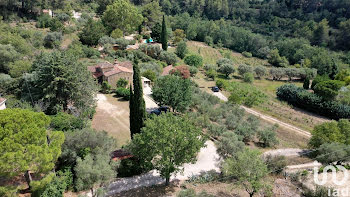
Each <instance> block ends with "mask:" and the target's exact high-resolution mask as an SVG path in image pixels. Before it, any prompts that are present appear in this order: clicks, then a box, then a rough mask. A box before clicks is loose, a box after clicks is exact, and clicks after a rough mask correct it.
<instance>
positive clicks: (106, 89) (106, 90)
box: [101, 81, 112, 94]
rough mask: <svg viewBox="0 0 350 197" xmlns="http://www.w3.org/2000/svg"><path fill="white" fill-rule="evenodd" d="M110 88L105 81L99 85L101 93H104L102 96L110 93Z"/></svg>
mask: <svg viewBox="0 0 350 197" xmlns="http://www.w3.org/2000/svg"><path fill="white" fill-rule="evenodd" d="M111 88H112V87H111V85H110V84H109V83H108V82H107V81H104V82H102V85H101V92H102V93H104V94H108V93H110V91H111Z"/></svg>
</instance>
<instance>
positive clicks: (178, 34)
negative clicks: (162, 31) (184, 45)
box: [173, 29, 186, 44]
mask: <svg viewBox="0 0 350 197" xmlns="http://www.w3.org/2000/svg"><path fill="white" fill-rule="evenodd" d="M173 35H174V44H177V43H179V42H181V41H183V40H184V39H185V38H186V34H185V32H184V30H182V29H176V30H175V31H174V33H173Z"/></svg>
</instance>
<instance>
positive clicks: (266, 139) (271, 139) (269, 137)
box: [257, 125, 278, 147]
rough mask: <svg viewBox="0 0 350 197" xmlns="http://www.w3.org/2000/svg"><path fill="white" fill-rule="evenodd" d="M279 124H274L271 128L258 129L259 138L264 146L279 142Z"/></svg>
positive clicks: (271, 145)
mask: <svg viewBox="0 0 350 197" xmlns="http://www.w3.org/2000/svg"><path fill="white" fill-rule="evenodd" d="M277 128H278V125H274V126H272V127H270V128H266V129H264V130H260V131H258V136H257V137H258V139H259V141H260V142H261V143H262V144H263V145H264V147H273V146H275V145H277V144H278V139H277V137H276V130H277Z"/></svg>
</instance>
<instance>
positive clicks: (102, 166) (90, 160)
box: [74, 154, 117, 194]
mask: <svg viewBox="0 0 350 197" xmlns="http://www.w3.org/2000/svg"><path fill="white" fill-rule="evenodd" d="M115 168H116V162H115V161H112V160H111V158H110V156H109V155H108V154H98V155H94V156H93V155H87V156H86V157H85V158H84V159H82V158H80V157H79V158H78V159H77V165H76V166H75V167H74V171H75V174H76V183H75V185H76V189H77V190H78V191H82V190H86V189H91V191H92V194H94V192H93V188H94V186H96V185H99V186H101V185H103V184H104V183H107V182H108V181H110V180H111V179H113V178H115V177H116V176H117V173H116V171H115Z"/></svg>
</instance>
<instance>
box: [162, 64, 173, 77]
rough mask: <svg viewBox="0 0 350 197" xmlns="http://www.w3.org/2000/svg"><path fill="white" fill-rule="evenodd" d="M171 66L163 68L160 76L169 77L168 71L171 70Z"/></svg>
mask: <svg viewBox="0 0 350 197" xmlns="http://www.w3.org/2000/svg"><path fill="white" fill-rule="evenodd" d="M173 68H174V67H173V65H169V66H167V67H165V68H163V72H162V76H166V75H169V73H170V71H171V70H172V69H173Z"/></svg>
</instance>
